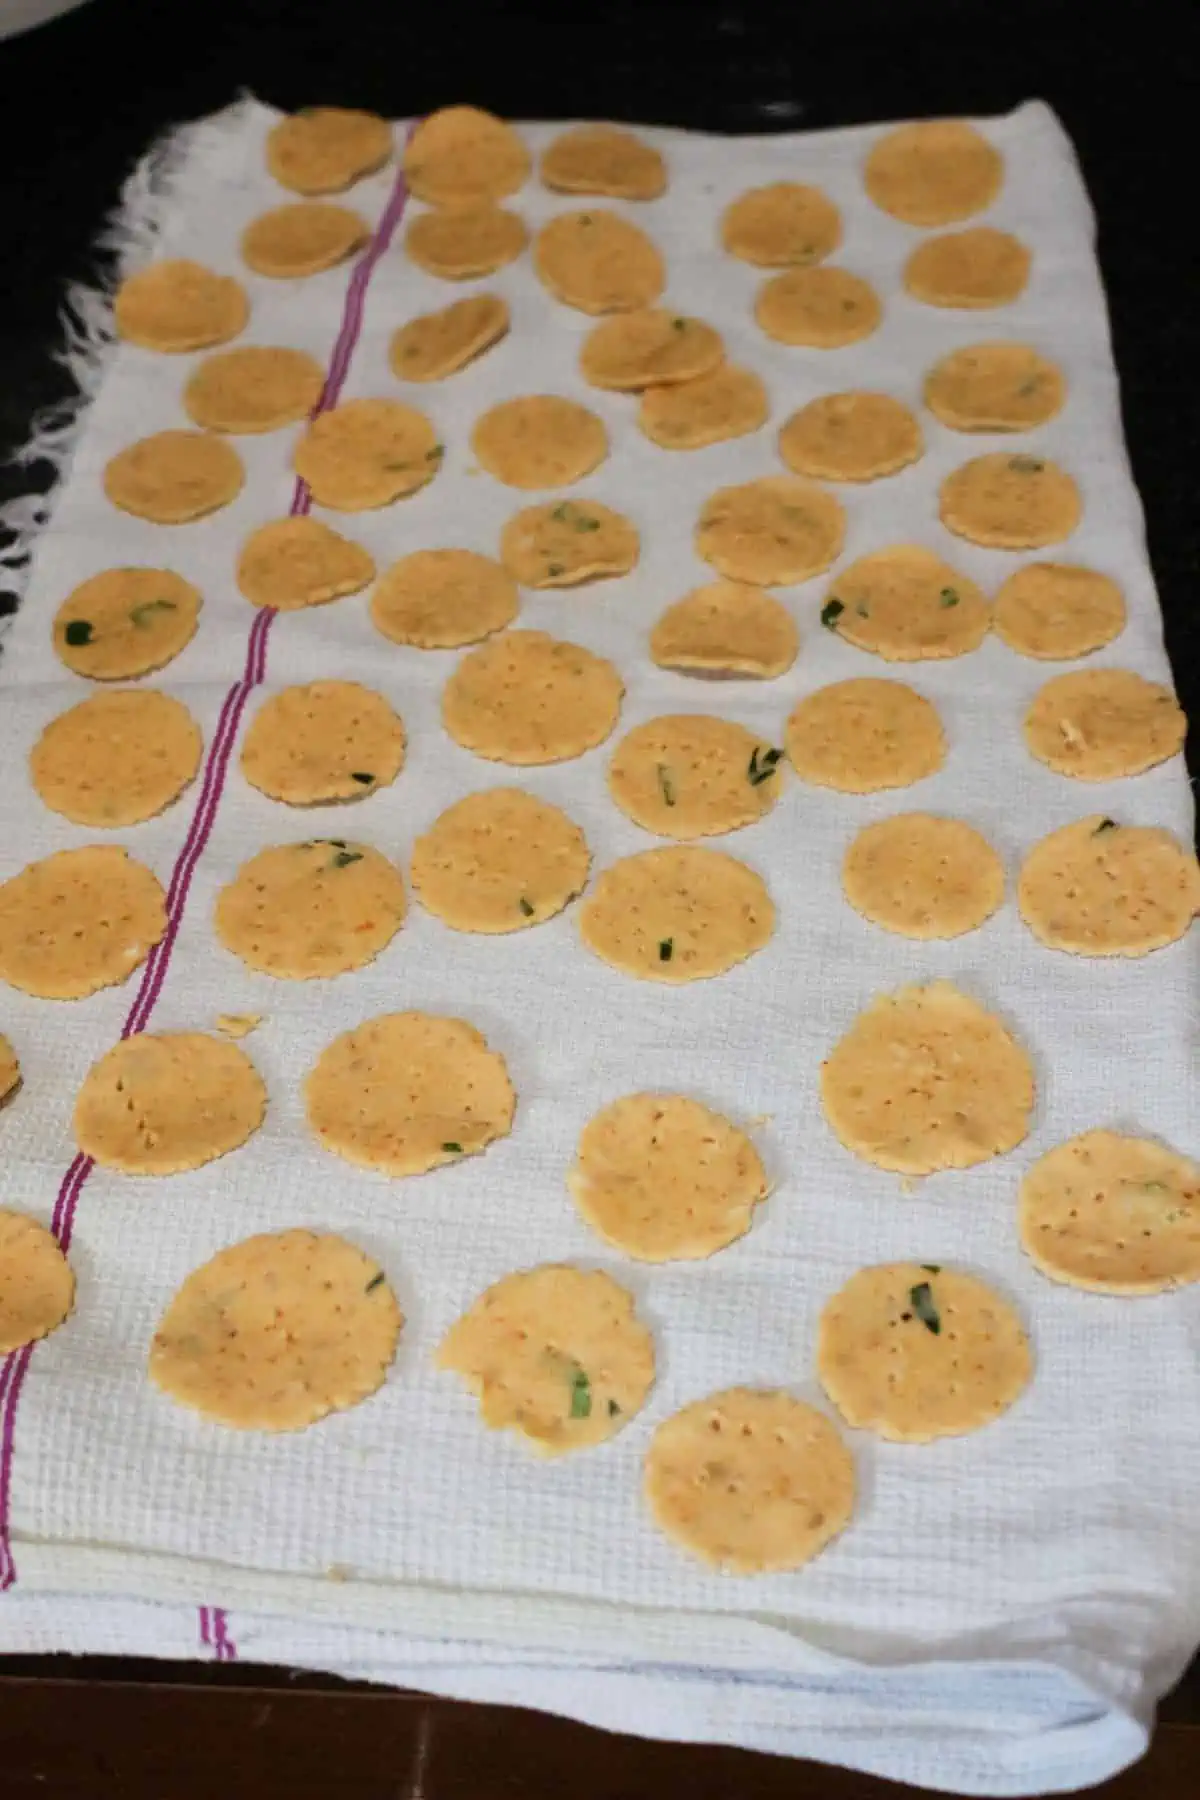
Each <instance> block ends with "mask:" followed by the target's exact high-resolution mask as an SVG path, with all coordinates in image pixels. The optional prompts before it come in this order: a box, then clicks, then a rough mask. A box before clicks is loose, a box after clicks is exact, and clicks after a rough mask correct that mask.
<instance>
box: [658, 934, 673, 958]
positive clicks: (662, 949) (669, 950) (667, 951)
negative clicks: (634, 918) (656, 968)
mask: <svg viewBox="0 0 1200 1800" xmlns="http://www.w3.org/2000/svg"><path fill="white" fill-rule="evenodd" d="M674 954H675V939H674V938H660V939H659V944H658V960H659V962H670V960H671V958H672V957H673V956H674Z"/></svg>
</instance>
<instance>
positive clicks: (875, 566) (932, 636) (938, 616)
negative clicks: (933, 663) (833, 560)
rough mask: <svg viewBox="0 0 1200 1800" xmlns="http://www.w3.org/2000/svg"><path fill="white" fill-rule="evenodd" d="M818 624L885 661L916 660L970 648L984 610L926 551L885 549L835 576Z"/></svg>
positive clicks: (967, 586) (969, 586)
mask: <svg viewBox="0 0 1200 1800" xmlns="http://www.w3.org/2000/svg"><path fill="white" fill-rule="evenodd" d="M821 623H822V624H823V625H824V626H825V627H826V628H827V629H828V630H830V631H836V632H837V634H838V636H839V637H843V638H845V640H846V642H847V643H848V644H855V645H857V647H858V648H859V649H860V650H870V651H872V652H873V653H874V654H875V655H876V656H882V657H883V658H884V660H885V661H886V662H920V661H924V660H926V659H930V658H938V657H947V656H964V655H966V653H967V652H968V651H969V650H977V649H978V648H979V646H980V644H982V642H983V640H984V638H985V636H986V635H987V628H988V608H987V603H986V601H985V600H984V597H983V595H982V594H981V593H980V591H979V589H978V588H977V587H976V586H975V583H974V582H973V581H968V580H967V578H966V576H965V575H960V574H959V572H958V570H957V569H953V568H951V566H950V564H949V563H945V562H943V561H942V559H941V557H940V556H935V555H934V553H933V551H932V550H926V549H924V548H923V547H922V546H921V545H920V544H892V545H890V546H889V547H888V549H886V550H875V551H873V552H872V553H871V555H869V556H860V557H859V559H858V561H857V562H852V563H849V564H848V565H847V566H846V567H845V568H844V569H843V570H842V571H841V573H840V574H839V575H838V576H836V577H835V579H834V581H833V584H832V586H831V587H830V590H829V593H828V594H827V595H826V598H825V602H824V604H823V606H822V608H821Z"/></svg>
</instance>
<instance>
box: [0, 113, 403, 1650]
mask: <svg viewBox="0 0 1200 1800" xmlns="http://www.w3.org/2000/svg"><path fill="white" fill-rule="evenodd" d="M409 135H411V131H410V134H409ZM407 201H408V189H407V187H406V186H405V182H404V174H403V171H402V170H401V171H399V172H398V173H397V176H396V180H395V183H394V184H393V187H392V191H391V194H390V195H389V197H388V202H387V205H386V206H385V207H384V209H383V212H382V213H381V214H380V217H379V223H378V224H377V225H376V227H375V231H374V233H373V235H372V237H371V241H370V243H369V244H368V245H367V248H366V249H365V250H364V252H363V254H362V255H361V256H360V257H359V259H358V261H357V262H356V263H355V265H354V268H353V270H352V272H351V275H350V280H349V282H348V283H347V286H346V297H345V301H344V303H343V307H342V319H341V324H340V326H339V328H338V334H337V337H336V339H335V340H334V345H333V351H332V353H331V355H330V359H329V370H328V373H327V375H326V377H325V386H324V388H323V389H322V391H321V397H320V399H319V400H318V401H317V404H316V406H315V407H314V408H313V416H314V417H315V416H316V415H317V414H318V413H322V412H327V411H328V410H329V408H330V407H332V406H336V405H337V402H338V400H339V399H340V397H341V394H342V390H343V388H344V387H345V384H346V377H347V375H348V374H349V372H350V364H351V361H352V359H353V356H354V351H355V347H356V346H357V344H358V340H359V337H360V335H361V333H362V324H363V314H364V311H365V308H366V298H367V289H368V287H369V285H370V281H371V277H372V275H373V274H374V272H375V269H376V267H377V265H378V263H379V261H380V259H381V258H382V257H383V256H384V255H385V253H386V252H387V250H388V248H389V247H390V245H391V242H392V239H393V237H394V236H395V234H396V228H397V226H398V225H399V223H400V220H401V219H402V217H403V216H404V208H405V205H406V204H407ZM311 506H312V495H311V494H310V493H309V491H308V486H307V483H305V482H303V481H301V480H299V479H297V481H296V483H295V486H294V488H293V490H292V503H291V507H290V508H289V512H290V514H291V516H292V517H299V516H301V515H304V514H307V513H308V511H309V510H310V508H311ZM275 618H276V614H275V613H274V612H273V611H272V610H271V609H270V608H264V609H263V610H262V611H261V612H259V613H258V614H257V616H256V617H255V620H254V624H253V625H252V626H251V628H250V635H249V637H248V639H247V642H246V654H245V658H244V661H243V664H242V673H241V675H240V676H239V677H238V679H237V681H235V682H234V684H233V686H232V687H231V688H230V689H229V691H228V692H227V694H226V695H225V699H224V701H223V702H222V705H221V711H220V714H219V716H218V719H217V727H216V730H215V731H214V733H213V737H212V742H211V744H210V745H209V749H208V755H207V757H206V758H205V763H204V772H203V774H202V776H201V778H200V791H199V793H198V795H197V798H196V805H195V810H194V811H193V813H192V818H191V823H190V824H189V826H188V830H187V835H186V836H185V838H184V840H183V843H182V845H181V846H180V850H179V854H178V856H177V857H176V859H175V866H174V868H173V870H172V872H171V880H170V884H169V886H168V888H167V902H166V912H167V927H166V930H165V931H164V933H163V936H162V938H161V940H160V941H159V943H157V944H156V945H155V946H154V948H153V950H152V951H151V952H150V955H149V956H148V957H147V958H146V962H145V966H144V967H143V969H142V977H141V981H140V982H139V983H138V989H137V993H136V994H135V995H134V998H133V1003H132V1004H131V1006H130V1008H129V1012H128V1014H127V1015H126V1018H125V1023H124V1025H123V1026H122V1028H121V1036H122V1038H127V1037H131V1036H133V1034H134V1033H135V1032H139V1031H144V1030H145V1029H146V1026H147V1025H148V1023H149V1021H150V1018H151V1015H152V1014H153V1012H154V1009H155V1006H156V1005H157V1004H158V999H159V996H160V995H161V993H162V990H163V984H164V982H165V981H166V978H167V975H168V972H169V970H170V967H171V957H172V955H173V953H174V949H175V944H176V941H177V940H178V937H179V931H180V927H181V925H182V924H183V916H184V912H185V910H186V908H187V900H188V894H189V892H190V890H191V885H192V877H193V876H194V875H195V872H196V867H197V865H198V863H199V861H200V858H201V856H202V855H203V854H204V849H205V846H206V845H207V843H208V840H209V838H210V836H211V834H212V829H213V825H214V824H215V822H216V817H217V812H218V810H219V808H220V804H221V798H222V795H223V794H224V791H225V782H226V778H227V776H228V774H229V764H230V759H231V758H232V756H233V748H234V745H235V743H236V742H237V736H238V731H239V728H240V726H241V722H242V715H243V713H244V712H245V710H246V703H247V701H248V700H249V698H250V695H251V694H252V693H253V691H254V689H255V688H256V687H258V686H260V685H261V683H262V682H263V681H264V680H265V679H266V673H267V648H268V644H269V641H270V635H271V627H272V625H273V624H274V623H275ZM94 1167H95V1164H94V1163H93V1162H92V1159H91V1157H89V1156H84V1155H82V1154H80V1155H77V1156H75V1157H74V1158H73V1159H72V1161H71V1163H70V1165H69V1166H68V1168H67V1170H66V1173H65V1174H64V1176H63V1178H62V1182H61V1184H60V1186H59V1190H58V1195H57V1198H56V1200H55V1203H54V1213H53V1216H52V1220H51V1229H52V1230H53V1232H54V1234H55V1236H56V1237H57V1239H58V1241H59V1243H60V1244H61V1246H62V1248H63V1250H64V1251H65V1250H67V1249H69V1247H70V1243H71V1237H72V1233H73V1231H74V1226H75V1213H76V1210H77V1208H78V1205H79V1199H80V1195H81V1194H82V1192H83V1188H84V1186H85V1184H86V1182H87V1179H88V1176H89V1175H90V1174H91V1172H92V1169H93V1168H94ZM35 1347H36V1346H35V1345H33V1344H26V1345H25V1346H24V1347H23V1348H22V1349H20V1350H16V1351H13V1352H11V1353H10V1354H9V1355H8V1356H7V1357H6V1358H5V1359H4V1362H3V1364H2V1365H0V1591H2V1590H3V1589H5V1588H9V1587H11V1586H12V1585H13V1583H14V1582H15V1581H16V1579H17V1568H16V1562H15V1560H14V1557H13V1549H12V1537H11V1530H10V1517H11V1512H10V1504H9V1502H10V1494H11V1488H12V1465H13V1449H14V1443H15V1436H16V1424H17V1411H18V1408H19V1405H20V1400H21V1391H22V1388H23V1387H24V1384H25V1377H26V1375H27V1373H28V1370H29V1363H30V1359H31V1357H32V1355H33V1352H34V1349H35ZM199 1628H200V1640H201V1642H202V1643H203V1644H204V1645H205V1646H206V1648H211V1649H212V1650H213V1652H214V1654H215V1655H216V1658H217V1660H218V1661H219V1662H232V1661H233V1660H235V1658H236V1656H237V1646H236V1645H235V1643H234V1641H233V1638H232V1637H231V1636H230V1634H229V1630H228V1624H227V1617H226V1614H225V1613H224V1611H223V1610H222V1609H221V1608H220V1607H217V1606H213V1607H210V1606H202V1607H201V1608H200V1609H199Z"/></svg>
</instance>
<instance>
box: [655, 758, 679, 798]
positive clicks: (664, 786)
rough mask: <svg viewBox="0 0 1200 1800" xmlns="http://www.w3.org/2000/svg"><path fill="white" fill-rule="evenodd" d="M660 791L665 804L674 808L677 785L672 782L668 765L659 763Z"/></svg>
mask: <svg viewBox="0 0 1200 1800" xmlns="http://www.w3.org/2000/svg"><path fill="white" fill-rule="evenodd" d="M658 789H659V792H660V793H661V795H662V797H663V801H664V804H665V805H667V806H674V804H675V783H674V782H673V781H672V780H671V776H670V773H669V771H668V769H667V765H666V763H659V765H658Z"/></svg>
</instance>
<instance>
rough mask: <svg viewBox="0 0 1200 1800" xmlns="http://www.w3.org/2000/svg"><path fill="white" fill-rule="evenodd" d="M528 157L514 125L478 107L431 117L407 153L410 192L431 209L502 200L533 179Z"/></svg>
mask: <svg viewBox="0 0 1200 1800" xmlns="http://www.w3.org/2000/svg"><path fill="white" fill-rule="evenodd" d="M529 167H530V164H529V152H528V150H526V148H525V146H524V144H523V143H522V142H521V140H520V138H519V137H518V136H517V134H516V132H515V131H514V130H513V128H512V126H511V125H506V124H505V123H504V121H503V120H502V119H497V118H496V117H494V115H493V114H492V113H489V112H481V111H480V109H479V108H478V107H475V106H444V107H442V108H441V109H440V110H439V111H438V112H435V113H430V115H429V117H428V118H427V119H423V120H422V122H421V123H420V125H418V127H417V129H416V131H415V132H414V133H413V136H412V139H411V140H410V142H409V144H408V146H407V148H406V149H405V152H404V177H405V180H406V181H407V183H408V186H409V191H410V192H411V193H413V194H415V195H416V197H417V199H418V200H425V201H427V202H428V203H429V205H430V206H450V207H460V206H472V205H478V204H479V202H480V201H483V200H503V199H504V198H505V196H506V195H508V194H515V193H516V191H517V189H518V188H519V187H523V186H524V184H525V182H526V181H527V180H528V179H529Z"/></svg>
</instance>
